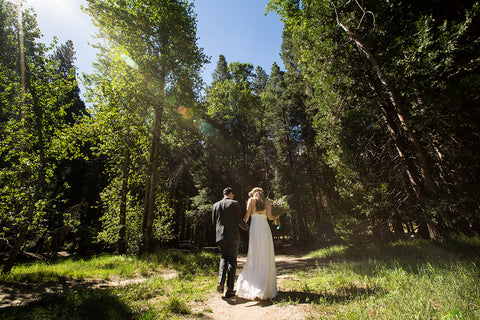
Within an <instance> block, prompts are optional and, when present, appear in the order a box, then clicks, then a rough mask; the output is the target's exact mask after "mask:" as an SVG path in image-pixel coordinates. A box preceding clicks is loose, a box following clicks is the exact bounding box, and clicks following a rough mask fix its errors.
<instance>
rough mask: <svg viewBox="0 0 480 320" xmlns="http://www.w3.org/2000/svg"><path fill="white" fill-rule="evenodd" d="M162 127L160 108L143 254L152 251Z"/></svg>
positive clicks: (147, 190) (151, 170)
mask: <svg viewBox="0 0 480 320" xmlns="http://www.w3.org/2000/svg"><path fill="white" fill-rule="evenodd" d="M161 126H162V112H161V109H160V108H159V107H156V110H155V128H154V132H153V141H152V149H151V154H150V166H149V172H148V177H147V189H146V194H145V205H144V210H143V226H142V230H143V250H142V251H143V252H148V251H151V249H152V248H151V246H152V243H151V241H152V238H153V218H154V208H155V197H156V194H157V187H158V167H159V163H160V161H159V158H160V155H159V153H160V133H161Z"/></svg>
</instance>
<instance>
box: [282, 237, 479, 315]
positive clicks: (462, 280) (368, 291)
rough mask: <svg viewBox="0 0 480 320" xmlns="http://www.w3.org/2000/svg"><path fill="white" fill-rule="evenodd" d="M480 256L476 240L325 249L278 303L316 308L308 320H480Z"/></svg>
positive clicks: (287, 283) (288, 283)
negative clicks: (316, 262) (306, 305)
mask: <svg viewBox="0 0 480 320" xmlns="http://www.w3.org/2000/svg"><path fill="white" fill-rule="evenodd" d="M479 253H480V245H479V243H478V239H472V240H471V241H467V240H458V241H450V242H448V243H445V244H439V243H432V242H427V241H402V242H396V243H392V244H388V245H383V246H372V247H369V248H361V249H359V248H354V247H346V246H336V247H330V248H327V249H321V250H317V251H315V252H312V253H310V254H309V255H308V256H311V257H315V258H318V259H319V260H318V264H317V268H314V269H312V270H308V271H300V272H297V273H296V274H295V277H294V278H293V279H290V280H287V281H285V282H283V283H282V286H283V287H284V288H285V289H284V290H283V291H284V292H282V293H281V294H280V295H279V297H278V298H277V301H278V303H290V304H291V303H299V302H308V303H311V304H313V305H314V309H315V310H316V312H314V313H312V316H311V317H310V319H402V320H406V319H480V272H479V267H480V259H479V257H480V255H479Z"/></svg>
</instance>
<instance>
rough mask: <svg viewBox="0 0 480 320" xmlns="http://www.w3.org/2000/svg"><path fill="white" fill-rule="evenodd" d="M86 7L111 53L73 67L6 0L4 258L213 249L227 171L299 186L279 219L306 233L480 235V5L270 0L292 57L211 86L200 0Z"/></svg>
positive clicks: (220, 73)
mask: <svg viewBox="0 0 480 320" xmlns="http://www.w3.org/2000/svg"><path fill="white" fill-rule="evenodd" d="M84 10H85V11H86V12H87V13H88V14H90V16H91V17H92V19H93V21H94V23H95V25H96V27H98V40H99V42H98V44H97V45H96V46H97V47H98V49H99V52H100V53H99V54H98V56H97V60H96V61H95V62H94V67H95V72H94V73H92V74H84V75H78V74H77V73H76V69H75V49H74V44H73V43H72V42H71V41H68V42H66V43H64V44H58V43H53V44H52V45H50V46H46V45H44V44H42V43H41V42H39V39H40V37H41V30H39V29H38V27H37V23H36V19H35V14H34V12H32V11H31V10H24V9H22V7H21V6H20V7H19V6H18V4H17V3H16V2H11V1H7V0H0V42H1V46H0V135H1V140H0V197H1V199H0V252H1V253H2V256H3V257H4V261H3V270H4V271H5V272H8V271H9V270H10V269H11V267H12V266H13V264H14V262H15V261H16V260H17V256H18V253H19V252H22V251H30V252H38V253H44V252H51V253H55V252H57V251H59V250H68V251H71V252H75V253H78V254H87V253H91V252H101V251H116V252H120V253H125V252H130V253H142V252H146V251H152V250H155V249H157V248H160V247H164V246H176V245H177V244H178V241H179V240H192V241H193V243H194V244H195V245H197V246H212V245H214V238H213V230H212V226H211V225H210V214H211V207H212V204H213V203H214V202H216V201H218V200H219V199H220V198H221V197H222V190H223V188H224V187H226V186H232V187H233V188H234V189H235V190H236V199H237V200H239V201H240V203H242V204H244V203H245V201H246V200H247V192H248V191H249V190H250V189H252V188H253V187H255V186H260V187H262V188H263V189H264V190H265V191H266V194H267V195H268V197H269V198H271V199H280V198H284V199H286V200H287V201H288V206H289V208H288V211H287V212H286V213H285V214H283V215H282V217H281V220H280V222H281V227H280V228H279V229H277V228H273V229H272V230H273V234H274V236H275V237H283V238H284V239H288V241H290V242H291V243H293V244H295V245H298V246H303V247H306V246H311V247H318V246H322V245H327V244H329V243H337V242H344V243H347V244H351V245H359V244H364V243H372V242H387V241H390V240H394V239H398V238H404V237H418V238H425V239H434V240H438V241H442V240H444V239H447V238H450V237H455V236H459V235H461V236H467V237H471V236H476V235H479V233H480V212H479V211H480V206H479V204H480V184H479V181H478V179H479V177H480V161H479V160H480V159H479V156H480V148H479V147H480V144H479V142H480V139H479V138H480V130H479V125H480V108H479V107H480V105H479V104H480V55H479V52H480V37H479V35H480V2H478V1H468V0H423V1H407V0H398V1H388V0H365V1H360V0H355V1H346V0H343V1H340V0H329V1H319V0H317V1H314V0H305V1H295V0H271V1H270V3H269V5H268V6H267V11H268V12H270V14H278V15H279V16H280V18H281V19H282V21H283V23H284V31H283V46H282V51H281V58H282V60H283V64H284V65H285V70H281V69H280V67H279V66H278V65H277V64H276V63H273V65H272V68H271V70H270V71H269V72H267V71H265V70H263V69H262V68H261V67H256V66H254V65H252V64H250V63H248V62H242V61H233V62H228V57H224V56H220V57H218V60H217V67H216V70H215V72H214V74H213V81H212V83H211V84H209V85H208V86H206V85H205V84H204V83H203V81H202V79H201V77H200V71H201V68H202V66H203V65H204V64H205V63H207V62H208V61H209V57H207V56H206V55H205V54H204V52H203V50H202V49H201V48H199V47H198V46H197V43H196V17H195V14H194V11H193V4H192V3H189V2H188V1H181V0H168V1H167V0H150V1H144V0H142V1H140V0H89V1H88V5H87V7H86V8H84ZM79 81H82V82H83V84H84V85H85V87H86V92H84V93H83V96H84V97H86V101H82V99H81V98H80V92H79V86H78V82H79ZM86 103H87V104H86ZM87 105H88V107H87Z"/></svg>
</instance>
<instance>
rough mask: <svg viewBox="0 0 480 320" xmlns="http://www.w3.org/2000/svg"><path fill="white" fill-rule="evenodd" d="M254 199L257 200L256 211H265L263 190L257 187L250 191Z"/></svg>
mask: <svg viewBox="0 0 480 320" xmlns="http://www.w3.org/2000/svg"><path fill="white" fill-rule="evenodd" d="M250 193H251V194H252V198H254V199H255V209H257V210H258V211H262V210H263V209H265V195H264V194H263V189H262V188H259V187H255V188H253V189H252V191H250Z"/></svg>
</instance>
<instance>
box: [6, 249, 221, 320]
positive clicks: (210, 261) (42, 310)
mask: <svg viewBox="0 0 480 320" xmlns="http://www.w3.org/2000/svg"><path fill="white" fill-rule="evenodd" d="M217 263H218V257H217V256H216V255H214V254H212V253H206V252H200V253H183V252H180V251H177V250H165V251H161V252H159V253H156V254H152V255H149V256H147V257H145V258H143V259H140V258H137V257H134V256H121V255H120V256H113V255H103V256H97V257H92V258H90V259H66V260H58V261H55V262H52V263H46V262H38V263H33V264H25V265H18V266H16V267H14V268H13V270H12V272H11V273H10V274H8V275H1V276H0V284H2V285H4V286H6V287H11V288H15V287H16V286H25V285H28V284H35V285H38V284H41V283H44V284H45V285H47V286H48V284H49V283H52V282H54V283H58V282H63V281H65V280H69V279H75V280H82V279H102V280H104V279H119V278H132V277H138V276H143V277H144V278H146V281H144V282H141V283H137V284H131V285H128V286H125V287H109V288H104V289H92V288H91V287H90V286H89V285H78V286H76V287H74V288H70V289H68V290H65V291H64V292H63V293H55V294H44V295H42V296H41V297H40V299H38V300H37V301H34V302H30V303H26V304H24V305H21V306H17V307H8V308H3V309H0V319H2V320H10V319H11V320H13V319H42V320H43V319H66V320H67V319H68V320H72V319H175V318H176V317H180V316H181V315H183V314H188V313H189V312H190V310H189V305H188V303H189V302H190V301H200V300H201V299H202V297H204V296H205V294H206V293H207V292H213V291H214V288H215V280H216V278H215V273H216V265H217ZM166 268H167V269H175V270H176V271H177V272H178V274H179V275H178V277H176V278H173V279H168V280H167V279H164V278H163V277H161V276H159V274H160V273H161V272H160V271H161V269H166Z"/></svg>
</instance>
